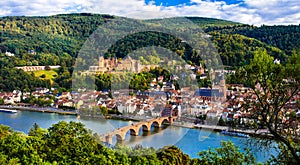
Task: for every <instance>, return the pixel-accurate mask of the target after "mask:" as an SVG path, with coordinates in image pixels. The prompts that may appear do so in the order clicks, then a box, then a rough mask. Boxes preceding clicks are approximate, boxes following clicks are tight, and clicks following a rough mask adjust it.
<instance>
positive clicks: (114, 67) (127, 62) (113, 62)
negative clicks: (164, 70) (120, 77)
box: [89, 56, 157, 73]
mask: <svg viewBox="0 0 300 165" xmlns="http://www.w3.org/2000/svg"><path fill="white" fill-rule="evenodd" d="M152 67H153V68H154V67H157V65H142V64H140V61H139V60H135V59H132V58H131V57H130V56H126V57H125V58H123V60H117V59H116V58H114V57H111V58H108V59H104V57H103V56H100V57H99V63H98V66H90V68H89V71H91V72H113V71H117V72H118V71H127V72H134V73H139V72H141V71H142V70H150V68H152Z"/></svg>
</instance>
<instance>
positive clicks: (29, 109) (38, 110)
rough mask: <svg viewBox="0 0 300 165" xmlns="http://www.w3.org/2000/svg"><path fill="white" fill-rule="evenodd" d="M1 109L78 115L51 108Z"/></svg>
mask: <svg viewBox="0 0 300 165" xmlns="http://www.w3.org/2000/svg"><path fill="white" fill-rule="evenodd" d="M0 108H1V109H7V110H18V111H31V112H45V113H57V114H60V115H78V113H77V112H76V111H75V112H74V111H66V110H62V109H57V108H49V107H22V106H0Z"/></svg>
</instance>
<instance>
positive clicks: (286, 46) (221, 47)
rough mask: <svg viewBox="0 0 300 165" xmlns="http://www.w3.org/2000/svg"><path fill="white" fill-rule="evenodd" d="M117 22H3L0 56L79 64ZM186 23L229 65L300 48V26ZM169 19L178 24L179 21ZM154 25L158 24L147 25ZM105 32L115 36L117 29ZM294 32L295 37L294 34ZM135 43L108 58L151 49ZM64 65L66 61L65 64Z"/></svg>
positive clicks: (83, 18) (65, 18) (175, 46)
mask: <svg viewBox="0 0 300 165" xmlns="http://www.w3.org/2000/svg"><path fill="white" fill-rule="evenodd" d="M114 18H116V17H115V16H110V15H100V14H89V13H81V14H61V15H55V16H48V17H2V18H0V50H1V51H2V52H5V51H9V52H12V53H15V54H16V55H17V57H19V58H20V59H23V60H25V61H32V60H37V61H39V62H40V61H41V59H42V58H39V56H40V54H45V53H46V54H51V55H52V56H53V55H56V56H59V57H60V56H61V55H62V54H68V55H71V56H72V57H73V58H74V57H76V56H77V54H78V52H79V50H80V48H81V47H82V45H83V44H84V42H85V41H86V39H87V38H88V37H89V36H90V35H91V34H92V33H93V32H94V31H95V30H96V29H97V28H98V27H101V25H102V24H103V23H105V22H106V21H109V20H111V19H114ZM186 18H187V19H189V20H191V21H192V22H194V23H195V25H196V26H200V27H201V28H203V29H204V31H205V32H207V33H208V34H210V35H211V36H212V37H211V39H212V41H213V43H214V44H215V46H216V47H217V48H218V51H219V54H220V55H221V57H222V60H223V63H224V64H225V65H232V66H239V65H243V64H245V63H247V61H249V58H251V57H252V55H253V50H255V49H258V48H264V49H267V50H268V52H269V53H270V54H272V55H273V56H275V57H276V58H280V59H281V60H284V59H285V54H286V53H287V54H289V53H290V52H291V50H292V49H295V48H297V46H298V45H299V44H298V42H300V41H299V38H300V37H298V36H299V26H275V27H267V26H263V27H260V28H258V27H253V26H249V25H243V24H240V23H236V22H231V21H225V20H219V19H212V18H201V17H186ZM168 19H175V20H176V19H177V18H168ZM151 21H154V20H147V21H145V22H151ZM141 22H142V21H141ZM116 26H118V25H116ZM181 28H182V29H186V28H187V27H185V26H184V25H181ZM105 30H106V31H108V32H111V33H113V31H111V29H105ZM269 30H270V32H269ZM290 32H292V33H291V34H290ZM233 34H239V35H233ZM158 36H159V34H156V37H155V35H152V36H150V37H148V38H146V39H145V41H153V42H154V43H155V42H161V38H159V37H158ZM144 37H145V35H144ZM146 37H147V36H146ZM297 37H298V38H297ZM252 38H255V39H256V40H255V39H252ZM132 39H134V38H131V40H127V41H126V42H127V43H126V42H125V43H122V44H120V45H116V46H115V50H111V52H110V54H109V55H108V56H117V57H124V56H125V55H126V53H128V51H123V50H125V49H128V50H131V49H134V48H135V49H136V48H137V47H143V46H148V45H147V43H135V44H134V45H132V44H131V43H128V42H132ZM133 42H134V41H133ZM164 42H165V43H166V47H168V48H170V49H171V50H173V51H176V52H180V51H181V52H182V51H185V48H182V46H180V45H179V40H177V39H174V38H172V37H170V36H169V37H168V36H167V37H165V41H164ZM120 43H121V42H120ZM125 45H126V48H125ZM272 46H273V47H272ZM277 47H278V48H279V49H278V48H277ZM245 48H247V49H245ZM30 50H35V51H36V52H37V55H36V56H34V57H32V56H28V55H26V54H28V53H27V52H28V51H30ZM281 50H283V52H282V51H281ZM182 56H183V57H184V58H185V59H186V60H189V61H191V62H193V63H196V64H197V63H199V55H197V54H195V52H193V51H185V53H183V54H182ZM62 61H63V60H60V62H62ZM40 63H41V62H40ZM49 64H51V62H50V63H49ZM16 65H26V64H25V63H24V61H22V62H16ZM69 65H71V64H69Z"/></svg>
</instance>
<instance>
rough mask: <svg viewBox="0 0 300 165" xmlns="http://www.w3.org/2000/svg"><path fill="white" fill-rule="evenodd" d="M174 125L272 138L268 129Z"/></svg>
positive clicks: (175, 124)
mask: <svg viewBox="0 0 300 165" xmlns="http://www.w3.org/2000/svg"><path fill="white" fill-rule="evenodd" d="M172 126H176V127H184V128H190V129H206V130H212V131H216V132H221V131H222V130H225V131H232V132H237V133H243V134H247V135H250V136H252V137H258V138H272V135H271V134H270V133H269V131H268V130H267V129H259V130H253V129H233V128H231V127H226V126H218V125H203V124H197V125H195V124H194V123H187V122H174V123H173V124H172Z"/></svg>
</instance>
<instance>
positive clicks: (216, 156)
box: [193, 141, 256, 165]
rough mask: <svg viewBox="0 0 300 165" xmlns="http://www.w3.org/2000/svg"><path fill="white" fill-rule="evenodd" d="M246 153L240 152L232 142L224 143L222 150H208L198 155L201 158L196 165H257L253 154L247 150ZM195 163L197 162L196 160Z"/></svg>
mask: <svg viewBox="0 0 300 165" xmlns="http://www.w3.org/2000/svg"><path fill="white" fill-rule="evenodd" d="M245 151H246V153H243V152H241V151H240V149H239V148H238V147H236V146H235V145H234V144H233V143H232V142H230V141H228V142H225V141H222V142H221V147H220V148H215V149H211V148H210V149H208V150H205V151H201V152H199V153H198V155H199V156H200V158H199V159H198V160H197V161H198V162H197V163H195V162H193V163H194V164H205V165H219V164H231V165H240V164H256V162H255V158H254V156H253V154H252V153H251V152H250V151H249V150H248V149H245ZM194 161H195V160H194Z"/></svg>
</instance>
